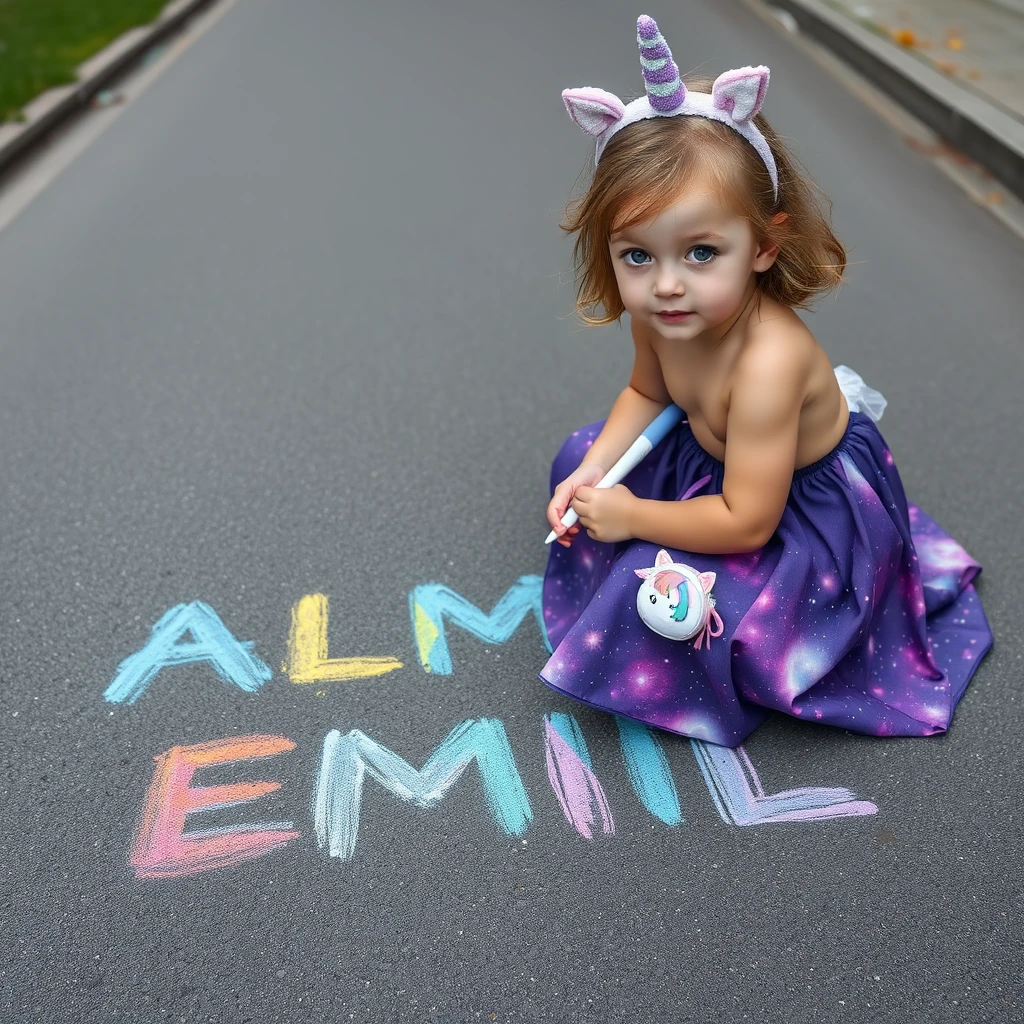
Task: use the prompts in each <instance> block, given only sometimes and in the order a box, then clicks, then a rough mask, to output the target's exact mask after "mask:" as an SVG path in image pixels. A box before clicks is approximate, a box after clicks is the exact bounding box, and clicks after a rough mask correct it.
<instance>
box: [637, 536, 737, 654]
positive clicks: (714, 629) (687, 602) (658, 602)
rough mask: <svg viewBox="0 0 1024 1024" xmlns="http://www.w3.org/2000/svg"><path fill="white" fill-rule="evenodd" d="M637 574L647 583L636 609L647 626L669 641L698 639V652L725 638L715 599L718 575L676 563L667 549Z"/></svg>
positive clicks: (638, 599) (641, 590)
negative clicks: (717, 639)
mask: <svg viewBox="0 0 1024 1024" xmlns="http://www.w3.org/2000/svg"><path fill="white" fill-rule="evenodd" d="M633 571H634V572H635V573H636V574H637V576H639V577H640V578H641V579H642V580H643V583H641V584H640V589H639V590H638V591H637V595H636V610H637V612H638V613H639V615H640V618H641V620H642V621H643V623H644V625H645V626H647V628H648V629H652V630H653V631H654V632H655V633H657V634H658V635H659V636H663V637H665V638H666V639H668V640H693V638H694V637H696V638H697V640H696V643H694V647H696V648H697V650H698V651H699V650H700V649H701V646H702V645H705V644H706V645H707V647H708V649H709V650H710V648H711V638H712V637H718V636H721V635H722V631H723V630H724V629H725V625H724V623H723V622H722V618H721V616H720V615H719V614H718V612H716V611H715V599H714V598H713V597H712V596H711V588H712V587H713V586H714V585H715V574H714V573H713V572H698V571H697V570H696V569H694V568H693V566H691V565H686V564H685V563H683V562H674V561H672V556H671V555H670V554H669V553H668V552H667V551H666V550H665V549H664V548H662V549H661V550H660V551H659V552H658V556H657V558H656V559H655V560H654V565H653V566H651V567H650V568H649V569H634V570H633ZM712 623H714V625H712Z"/></svg>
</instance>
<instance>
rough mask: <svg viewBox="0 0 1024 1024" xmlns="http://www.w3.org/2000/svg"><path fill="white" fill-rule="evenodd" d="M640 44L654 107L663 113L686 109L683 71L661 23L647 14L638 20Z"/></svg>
mask: <svg viewBox="0 0 1024 1024" xmlns="http://www.w3.org/2000/svg"><path fill="white" fill-rule="evenodd" d="M636 42H637V46H639V47H640V66H641V67H642V68H643V72H644V88H645V89H646V90H647V99H648V101H649V102H650V104H651V106H652V107H653V108H654V109H655V110H657V111H659V112H660V113H666V112H667V111H669V110H675V109H676V107H680V106H682V104H683V100H685V99H686V86H685V85H683V83H682V82H681V81H680V79H679V68H677V67H676V63H675V61H674V60H673V59H672V51H671V50H670V49H669V48H668V43H666V42H665V37H664V36H663V35H662V34H661V32H659V31H658V25H657V23H656V22H655V20H654V19H653V18H650V17H648V16H647V15H646V14H641V15H640V17H639V18H637V19H636Z"/></svg>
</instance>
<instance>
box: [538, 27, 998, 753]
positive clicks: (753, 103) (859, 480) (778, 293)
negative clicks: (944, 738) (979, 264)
mask: <svg viewBox="0 0 1024 1024" xmlns="http://www.w3.org/2000/svg"><path fill="white" fill-rule="evenodd" d="M637 34H638V35H637V41H638V44H639V46H640V62H641V66H642V68H643V75H644V81H645V86H646V92H647V95H646V96H644V97H641V98H640V99H637V100H634V101H633V102H632V103H630V104H629V105H628V106H626V105H623V103H622V102H621V101H620V100H619V99H618V97H616V96H613V95H612V94H610V93H607V92H604V91H603V90H600V89H573V90H567V91H566V92H564V93H563V94H562V95H563V99H564V100H565V103H566V107H567V108H568V110H569V113H570V115H571V116H572V118H573V120H574V121H575V122H576V123H577V124H578V125H579V126H580V127H581V128H583V129H584V131H586V132H588V133H590V134H592V135H596V136H597V160H596V170H595V173H594V178H593V182H592V184H591V185H590V188H589V190H588V191H587V192H586V194H585V195H584V196H583V197H582V198H581V199H579V201H578V202H577V203H576V204H575V205H574V206H573V207H572V208H571V209H570V213H569V220H568V223H567V224H566V225H565V227H566V229H567V230H568V231H570V232H573V233H576V235H577V238H576V247H575V255H576V264H577V270H578V271H579V275H580V285H579V293H578V303H577V306H578V309H579V310H580V312H581V314H582V315H583V319H584V320H585V321H586V322H588V323H592V324H603V323H609V322H611V321H614V320H619V318H620V317H621V316H622V314H623V312H626V313H629V315H630V323H631V328H632V335H633V344H634V346H635V349H636V354H635V358H634V363H633V374H632V377H631V378H630V380H629V384H628V385H627V386H626V388H625V390H623V392H622V393H621V394H620V395H619V397H618V399H617V400H616V401H615V404H614V405H613V407H612V409H611V412H610V413H609V415H608V419H607V420H606V421H605V422H604V423H596V424H593V425H591V426H589V427H584V428H583V429H582V430H578V431H576V432H575V433H574V434H573V435H572V436H571V437H570V438H569V439H568V441H566V443H565V445H564V446H563V447H562V450H561V451H560V452H559V454H558V456H557V458H556V459H555V462H554V465H553V467H552V477H551V479H552V487H553V496H552V499H551V503H550V504H549V505H548V508H547V517H548V521H549V523H550V524H551V526H552V528H553V530H554V531H555V533H556V534H557V544H556V545H554V546H553V547H552V549H551V554H550V558H549V563H548V568H547V573H546V575H545V579H544V615H545V624H546V627H547V632H548V637H549V640H550V641H551V644H552V647H553V651H554V653H553V654H552V656H551V658H550V659H549V661H548V662H547V664H546V665H545V666H544V669H543V671H542V672H541V678H542V679H543V680H544V681H545V682H546V683H548V684H549V685H551V686H552V687H554V688H555V689H557V690H560V691H562V692H564V693H566V694H568V695H569V696H571V697H575V698H577V699H578V700H582V701H586V702H587V703H589V704H593V705H594V706H596V707H599V708H603V709H606V710H609V711H613V712H615V713H617V714H621V715H627V716H630V717H632V718H636V719H639V720H640V721H642V722H646V723H649V724H651V725H654V726H657V727H659V728H662V729H667V730H669V731H671V732H675V733H680V734H682V735H684V736H691V737H695V738H697V739H702V740H709V741H712V742H714V743H721V744H725V745H728V746H735V745H736V744H738V743H740V742H742V741H743V740H744V739H745V738H746V737H747V736H748V735H749V733H750V732H751V731H752V730H753V729H754V728H756V727H757V725H758V724H759V723H760V722H761V721H762V720H763V719H764V717H765V714H766V709H769V708H774V709H776V710H778V711H784V712H786V713H787V714H790V715H795V716H797V717H799V718H803V719H807V720H810V721H815V722H822V723H825V724H829V725H836V726H841V727H843V728H847V729H853V730H856V731H858V732H865V733H870V734H873V735H878V736H893V735H901V736H927V735H931V734H933V733H938V732H944V731H945V730H946V729H947V728H948V726H949V721H950V717H951V715H952V712H953V708H954V707H955V705H956V703H957V701H958V700H959V699H960V696H961V695H962V694H963V691H964V689H965V687H966V686H967V683H968V681H969V679H970V677H971V675H972V674H973V672H974V670H975V668H976V667H977V664H978V662H979V660H980V659H981V658H982V657H983V655H984V654H985V652H986V651H987V650H988V649H989V647H990V646H991V643H992V634H991V632H990V631H989V628H988V623H987V622H986V620H985V616H984V613H983V611H982V609H981V605H980V603H979V601H978V599H977V597H976V595H975V591H974V587H973V586H972V585H971V580H972V579H973V578H974V576H975V575H976V574H977V573H978V572H979V571H980V566H978V565H977V564H976V563H975V562H974V560H973V559H972V558H971V557H970V556H969V555H968V554H967V553H966V552H965V551H964V550H963V548H961V547H960V546H959V545H958V544H957V543H956V542H955V541H954V540H952V538H950V537H949V536H948V535H947V534H945V533H944V532H943V531H942V530H941V529H940V528H939V527H938V526H937V525H936V524H935V523H934V522H933V521H932V520H931V519H929V518H928V517H927V516H926V515H925V514H924V513H923V512H921V511H920V510H919V509H917V508H916V507H914V506H912V505H911V506H908V504H907V501H906V498H905V496H904V493H903V487H902V484H901V483H900V477H899V474H898V472H897V470H896V467H895V466H894V464H893V460H892V456H891V455H890V453H889V451H888V448H887V447H886V444H885V442H884V440H883V439H882V437H881V435H880V434H879V432H878V429H877V427H876V426H875V423H874V420H873V419H872V418H871V417H869V416H868V415H865V414H864V413H863V412H861V411H859V407H860V405H861V404H864V405H866V406H868V407H870V408H872V409H873V410H874V411H875V413H876V415H877V414H880V407H883V406H884V404H885V401H884V399H882V397H881V395H879V394H878V393H877V392H874V391H872V390H871V389H869V388H866V387H865V386H864V384H863V381H861V380H860V378H859V377H857V375H856V374H854V373H853V372H852V371H849V370H848V369H847V368H845V367H840V368H838V369H837V370H835V371H833V369H832V367H831V365H830V363H829V360H828V357H827V356H826V354H825V353H824V351H823V350H822V349H821V347H820V345H819V344H818V342H817V341H816V340H815V338H814V336H813V335H812V334H811V332H810V331H809V330H808V329H807V327H806V326H805V324H804V323H803V321H802V320H801V319H800V318H799V317H798V316H797V315H796V313H795V312H794V307H797V308H807V306H808V302H809V300H810V299H811V298H812V297H813V296H814V295H816V294H817V293H820V292H823V291H827V290H828V289H830V288H832V287H834V286H835V285H836V284H838V283H839V281H840V280H841V275H842V272H843V269H844V268H845V264H846V254H845V251H844V249H843V247H842V245H841V244H840V243H839V241H838V240H837V239H836V238H835V236H834V235H833V234H832V231H831V229H830V228H829V226H828V224H827V222H826V220H825V218H824V217H823V215H822V213H821V212H820V210H819V209H818V208H817V206H816V204H815V202H814V199H813V191H812V189H813V186H812V185H810V183H809V182H807V181H806V180H805V179H804V178H803V177H801V174H800V172H799V170H798V169H797V167H796V165H795V162H794V161H793V159H792V158H791V157H790V156H789V155H788V154H787V152H786V150H785V148H784V146H783V145H782V143H781V142H780V140H779V138H778V136H777V135H776V134H775V133H774V132H773V131H772V130H771V128H770V127H769V126H768V124H767V123H766V122H765V121H764V119H763V118H762V117H761V116H760V115H759V114H758V111H759V110H760V108H761V104H762V103H763V101H764V96H765V92H766V90H767V87H768V69H767V68H765V67H758V68H742V69H740V70H737V71H729V72H726V73H725V74H723V75H721V76H719V78H718V79H717V80H715V81H714V83H713V84H711V83H708V82H702V81H693V82H688V83H687V84H686V85H684V84H683V83H682V82H681V81H680V79H679V73H678V70H677V68H676V65H675V64H674V62H673V61H672V55H671V53H670V52H669V49H668V47H667V45H666V44H665V40H664V39H663V37H662V36H661V34H660V32H659V31H658V27H657V25H656V24H655V23H654V21H653V20H652V19H651V18H648V17H646V16H645V17H641V18H640V19H639V21H638V22H637ZM595 307H601V308H603V311H604V312H603V315H589V314H588V312H587V311H588V310H592V309H594V308H595ZM840 378H842V381H843V386H842V387H841V386H840ZM672 402H674V403H675V404H676V405H678V406H679V407H681V408H682V409H683V410H684V411H685V412H684V418H683V421H682V423H681V424H680V425H679V426H678V427H677V428H675V429H674V430H673V431H672V432H670V434H669V435H668V436H667V437H666V438H665V440H664V441H662V442H661V443H660V444H658V445H657V446H656V447H655V449H654V450H653V451H652V452H651V453H650V454H649V455H648V456H647V457H646V458H645V459H644V460H643V461H642V462H641V463H640V464H639V465H638V466H637V468H636V469H635V470H633V471H632V472H631V473H630V474H629V475H628V476H627V477H626V478H625V480H624V483H622V484H619V485H618V486H615V487H612V488H607V489H604V488H598V487H597V486H596V485H597V483H598V481H600V480H601V478H602V477H603V476H604V475H605V473H606V472H607V471H608V469H609V468H610V467H611V466H612V465H613V464H614V463H615V462H616V460H617V459H618V458H619V457H620V456H621V455H622V454H623V453H624V452H625V451H626V449H627V448H628V447H629V446H630V444H631V443H632V442H633V441H634V440H635V439H636V438H637V437H638V435H639V434H640V433H641V432H642V431H643V429H644V428H645V427H646V426H647V425H648V424H649V423H650V422H651V421H652V420H653V419H654V418H655V416H656V415H657V414H658V413H659V412H660V411H661V410H662V409H663V408H664V407H665V406H666V405H668V404H669V403H672ZM569 508H572V509H573V510H574V511H575V512H576V513H578V516H579V521H578V523H577V524H576V525H574V526H571V527H568V528H566V527H565V526H563V525H562V524H561V522H560V520H561V518H562V517H563V515H564V514H565V513H566V511H567V510H568V509H569Z"/></svg>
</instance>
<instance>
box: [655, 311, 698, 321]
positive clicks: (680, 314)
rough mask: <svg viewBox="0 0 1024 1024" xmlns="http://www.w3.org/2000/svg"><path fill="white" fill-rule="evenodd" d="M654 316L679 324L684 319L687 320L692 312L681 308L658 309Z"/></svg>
mask: <svg viewBox="0 0 1024 1024" xmlns="http://www.w3.org/2000/svg"><path fill="white" fill-rule="evenodd" d="M655 316H657V317H658V319H659V320H664V321H665V322H666V323H669V324H681V323H682V322H683V321H684V320H689V319H690V317H691V316H693V313H690V312H687V311H686V310H681V309H670V310H660V311H659V312H658V313H656V314H655Z"/></svg>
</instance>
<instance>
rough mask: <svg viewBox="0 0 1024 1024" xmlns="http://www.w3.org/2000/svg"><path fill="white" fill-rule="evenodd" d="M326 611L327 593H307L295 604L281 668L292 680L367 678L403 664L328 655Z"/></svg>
mask: <svg viewBox="0 0 1024 1024" xmlns="http://www.w3.org/2000/svg"><path fill="white" fill-rule="evenodd" d="M327 614H328V612H327V597H326V595H325V594H307V595H306V596H305V597H303V598H302V599H301V600H300V601H299V602H298V603H297V604H296V605H295V607H294V608H292V625H291V630H290V632H289V634H288V661H287V662H286V663H285V664H284V665H282V666H281V670H282V671H283V672H287V673H288V677H289V679H291V681H292V682H293V683H336V682H342V681H344V680H347V679H368V678H370V677H371V676H380V675H384V673H385V672H393V671H394V670H395V669H396V668H401V667H402V663H401V662H400V661H399V660H398V659H397V658H388V657H370V658H328V657H327Z"/></svg>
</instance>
